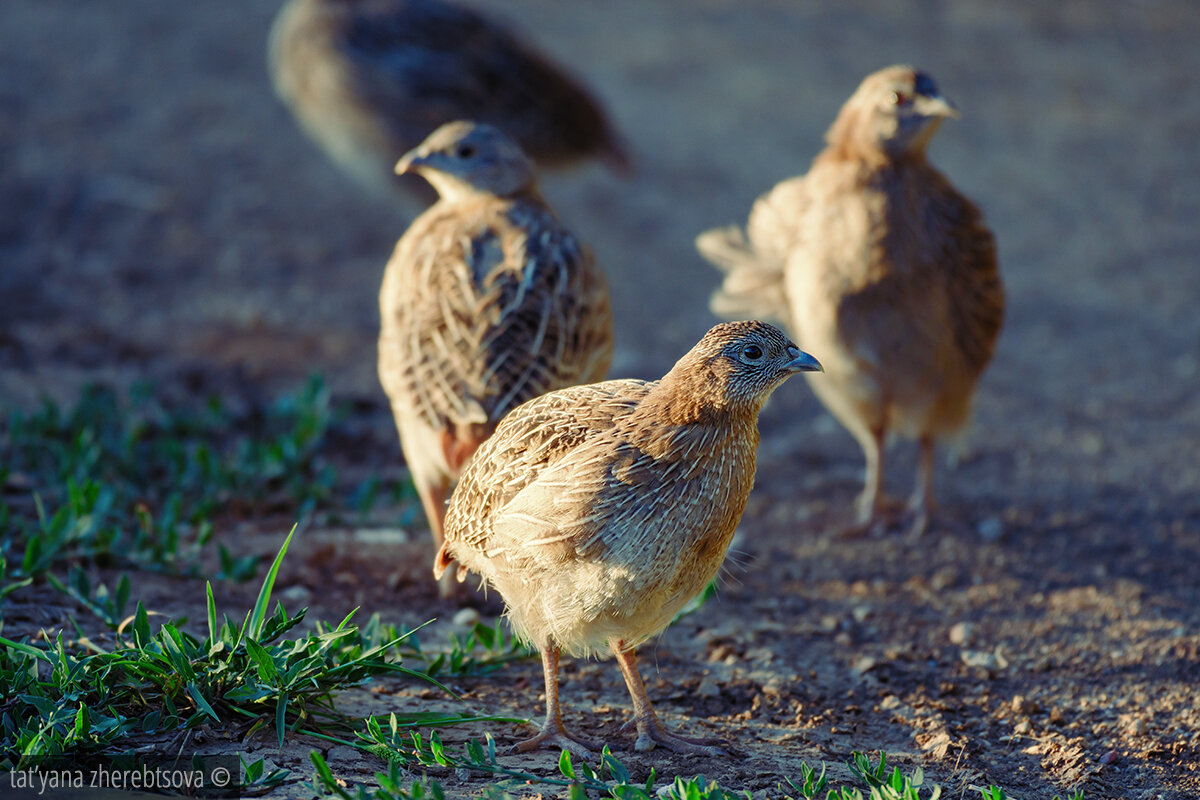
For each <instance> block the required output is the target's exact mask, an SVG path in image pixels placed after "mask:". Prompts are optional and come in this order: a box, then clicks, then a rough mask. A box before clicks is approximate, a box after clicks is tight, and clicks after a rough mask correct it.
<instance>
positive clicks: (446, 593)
mask: <svg viewBox="0 0 1200 800" xmlns="http://www.w3.org/2000/svg"><path fill="white" fill-rule="evenodd" d="M413 483H415V484H416V487H417V494H418V495H420V497H421V507H422V508H424V509H425V519H426V521H427V522H428V523H429V532H430V533H432V534H433V550H434V552H435V553H436V552H437V551H438V550H440V549H441V547H442V541H443V540H444V539H445V534H444V533H443V532H442V531H443V528H444V522H445V520H446V493H447V491H448V490H449V489H450V486H449V484H447V483H446V482H445V481H439V482H436V483H434V482H426V481H422V480H414V481H413ZM454 574H455V571H454V570H453V569H447V570H446V572H445V573H444V574H443V575H442V577H441V579H440V580H439V581H438V594H439V595H440V596H441V597H450V596H451V595H453V594H454V593H455V592H456V591H458V583H457V581H455V579H454Z"/></svg>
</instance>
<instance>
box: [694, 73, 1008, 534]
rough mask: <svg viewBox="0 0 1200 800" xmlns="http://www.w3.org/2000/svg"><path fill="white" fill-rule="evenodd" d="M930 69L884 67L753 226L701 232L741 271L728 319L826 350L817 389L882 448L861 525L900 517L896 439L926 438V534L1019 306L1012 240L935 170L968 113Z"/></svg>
mask: <svg viewBox="0 0 1200 800" xmlns="http://www.w3.org/2000/svg"><path fill="white" fill-rule="evenodd" d="M957 116H958V113H957V111H956V110H955V107H954V106H953V105H952V104H951V103H950V101H948V100H947V99H946V98H945V97H943V96H942V95H941V94H940V93H939V92H938V89H937V86H936V85H935V84H934V82H933V80H932V79H931V78H930V77H929V76H928V75H927V74H925V73H924V72H921V71H919V70H916V69H913V68H912V67H907V66H894V67H889V68H887V69H884V70H881V71H879V72H876V73H874V74H872V75H870V76H868V77H867V78H866V79H865V80H864V81H863V82H862V84H861V85H860V86H859V87H858V90H857V91H855V92H854V94H853V95H852V96H851V97H850V99H849V100H848V101H847V102H846V104H845V105H844V106H843V107H842V109H841V112H840V113H839V114H838V116H837V119H836V121H835V122H834V123H833V126H832V127H831V128H830V129H829V132H828V133H827V134H826V137H825V138H826V143H827V144H826V147H825V149H824V150H823V151H821V153H820V154H819V155H817V157H816V159H815V160H814V161H813V163H812V167H811V168H810V169H809V171H808V173H807V174H806V175H804V176H801V177H797V178H792V179H790V180H786V181H784V182H782V183H780V184H779V185H777V186H776V187H775V188H774V189H772V190H771V191H770V192H768V193H767V194H765V195H763V196H762V197H760V198H759V199H758V201H757V202H755V204H754V207H753V208H752V210H751V212H750V218H749V221H748V223H747V226H746V233H745V234H743V233H742V232H741V230H739V229H738V228H736V227H732V228H723V229H716V230H712V231H708V232H706V233H704V234H701V235H700V236H699V237H698V238H697V240H696V244H697V247H698V249H699V250H700V252H701V254H702V255H704V256H705V257H706V258H707V259H708V260H709V261H711V262H712V263H713V264H714V265H716V266H717V267H719V268H720V269H721V270H723V271H724V272H725V273H726V274H725V277H724V282H723V285H722V287H721V288H720V289H719V290H718V291H717V292H716V293H715V294H714V296H713V298H712V302H711V306H712V309H713V311H714V312H715V313H716V314H718V315H719V316H724V317H726V318H731V319H736V318H739V317H742V316H755V317H764V318H769V319H775V320H778V321H781V322H783V323H784V324H785V325H786V326H787V328H788V330H789V331H790V332H791V333H792V335H794V336H795V337H796V339H797V341H798V342H799V343H800V345H801V346H803V347H805V348H808V349H810V350H812V351H813V352H816V353H819V354H820V356H821V360H822V363H823V364H824V365H825V375H823V376H822V379H821V380H820V381H812V382H811V386H812V389H813V391H814V392H815V393H816V395H817V397H818V398H820V400H821V401H822V402H823V403H824V404H825V406H826V408H828V409H829V411H830V412H832V413H833V415H834V416H835V417H837V419H838V420H839V421H840V422H841V423H842V424H843V425H844V426H845V427H846V428H847V429H848V430H849V431H850V433H851V434H853V435H854V437H855V438H856V439H857V440H858V442H859V444H860V445H861V446H862V449H863V452H864V454H865V456H866V478H865V487H864V489H863V492H862V494H861V495H860V496H859V501H858V518H857V524H856V526H855V527H854V528H853V529H854V530H865V529H881V528H883V527H886V526H887V525H888V524H889V523H890V522H893V521H894V513H893V509H892V508H891V507H890V504H889V503H887V502H886V501H885V499H884V496H883V492H882V481H883V452H884V445H885V441H886V438H887V437H888V435H889V434H892V433H895V434H900V435H903V436H906V437H910V438H914V439H916V441H917V442H918V446H919V455H918V468H917V481H916V490H915V492H914V494H913V498H912V500H911V501H910V503H909V507H908V511H907V513H908V515H909V517H910V519H911V528H910V530H911V531H912V533H913V534H914V535H915V534H919V533H920V532H922V531H923V530H925V528H926V527H927V526H928V524H929V518H930V514H931V513H932V510H933V503H934V494H933V467H934V447H935V443H936V442H937V441H938V440H942V439H946V438H952V437H954V436H956V435H957V434H958V433H959V432H960V431H961V430H962V429H963V427H964V425H965V424H966V422H967V421H968V418H969V416H970V410H971V401H972V397H973V396H974V393H975V387H976V384H977V382H978V381H979V378H980V375H981V374H982V373H983V371H984V368H985V367H986V366H987V364H988V362H989V360H990V359H991V357H992V352H993V349H994V348H995V344H996V338H997V336H998V335H999V333H1000V328H1001V325H1002V323H1003V319H1004V289H1003V286H1002V284H1001V280H1000V274H999V270H998V267H997V263H996V242H995V239H994V237H993V236H992V233H991V231H990V230H988V228H987V226H986V224H985V223H984V220H983V216H982V214H981V213H980V211H979V209H978V208H977V207H976V206H975V205H974V204H973V203H972V202H971V201H970V200H968V199H967V198H966V197H964V196H963V195H962V194H960V193H959V192H958V191H957V190H956V189H955V188H954V186H953V185H952V184H951V183H950V182H949V181H948V180H947V179H946V178H945V177H944V176H943V175H942V173H941V172H939V171H938V170H937V169H935V168H934V167H933V166H932V165H931V164H930V163H929V161H928V159H927V157H926V147H927V146H928V144H929V140H930V139H931V137H932V136H933V135H934V133H935V132H936V131H937V129H938V127H939V125H940V124H941V122H942V120H944V119H946V118H947V117H957Z"/></svg>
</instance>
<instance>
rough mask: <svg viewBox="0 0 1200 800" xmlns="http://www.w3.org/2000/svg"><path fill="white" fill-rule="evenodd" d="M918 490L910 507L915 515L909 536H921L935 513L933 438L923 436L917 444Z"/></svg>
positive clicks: (910, 502)
mask: <svg viewBox="0 0 1200 800" xmlns="http://www.w3.org/2000/svg"><path fill="white" fill-rule="evenodd" d="M917 445H918V447H919V451H918V455H917V488H916V491H914V492H913V496H912V500H911V501H909V504H908V507H909V510H910V511H911V512H912V514H913V523H912V527H911V528H909V534H910V535H912V536H920V535H921V534H922V533H924V532H925V530H926V528H928V527H929V517H930V516H931V515H932V514H933V511H934V506H935V504H934V500H933V447H934V444H933V437H931V436H922V437H921V439H920V441H919V442H918V443H917Z"/></svg>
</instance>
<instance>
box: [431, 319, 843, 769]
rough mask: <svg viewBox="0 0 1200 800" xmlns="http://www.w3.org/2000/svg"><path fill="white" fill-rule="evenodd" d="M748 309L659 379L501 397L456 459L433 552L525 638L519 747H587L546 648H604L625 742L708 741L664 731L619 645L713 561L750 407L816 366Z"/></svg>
mask: <svg viewBox="0 0 1200 800" xmlns="http://www.w3.org/2000/svg"><path fill="white" fill-rule="evenodd" d="M819 369H820V365H819V364H818V363H817V361H816V360H815V359H814V358H812V356H810V355H808V354H806V353H802V352H801V351H800V350H799V349H798V348H797V347H796V346H795V345H794V344H792V343H791V342H789V341H788V340H787V338H786V337H785V336H784V335H783V333H782V332H781V331H780V330H779V329H778V328H775V327H774V326H772V325H768V324H767V323H764V322H731V323H722V324H720V325H717V326H716V327H715V328H713V329H712V330H710V331H709V332H708V333H707V334H706V335H705V336H704V338H702V339H701V340H700V342H699V343H698V344H697V345H696V346H695V347H693V348H692V349H691V351H690V352H688V353H687V354H686V355H684V356H683V358H681V359H679V361H678V362H677V363H676V364H675V366H674V367H673V368H672V369H671V371H670V372H668V373H667V374H666V375H665V376H664V377H663V378H662V379H661V380H657V381H641V380H619V381H607V382H604V383H597V384H592V385H589V386H576V387H573V388H570V389H563V390H561V391H557V392H551V393H550V394H547V395H543V396H542V397H539V398H537V399H535V400H531V401H529V402H528V403H525V404H524V405H522V406H518V407H517V408H516V409H514V410H513V411H512V412H511V413H510V414H509V415H508V416H507V417H505V418H504V420H503V421H502V422H501V423H500V425H499V427H498V428H497V429H496V432H495V434H494V435H493V436H492V438H490V439H488V440H487V441H486V442H485V443H484V444H483V446H482V447H480V449H479V450H478V451H477V452H476V454H475V457H474V458H473V459H472V460H471V462H470V463H469V464H468V465H467V468H466V470H465V471H464V472H463V476H462V480H461V481H460V482H459V484H458V487H457V488H456V489H455V491H454V496H453V497H452V498H451V501H450V509H449V512H448V513H447V515H446V541H445V544H444V545H443V546H442V550H441V552H440V553H439V554H438V557H437V559H436V561H435V566H434V572H435V574H437V575H439V576H440V575H441V573H442V571H443V570H445V569H446V568H447V567H448V566H449V565H450V564H451V562H452V561H457V562H458V570H457V572H458V577H459V579H460V580H461V579H463V578H464V577H465V573H466V572H467V571H471V572H475V573H478V574H479V575H481V576H482V577H483V578H484V580H486V581H487V583H488V584H490V585H491V586H493V587H495V589H496V590H497V591H498V592H499V593H500V595H501V596H502V597H503V598H504V601H505V604H506V605H507V609H508V616H509V619H510V620H511V622H512V624H513V627H514V628H515V629H516V630H517V632H518V633H519V634H520V635H521V636H523V637H524V638H526V639H527V640H528V641H530V642H532V643H533V644H534V645H536V646H537V647H538V649H539V650H541V653H542V666H543V669H544V673H545V679H546V721H545V724H544V725H543V726H542V730H541V733H539V734H538V735H537V736H535V737H534V738H532V739H529V740H527V741H524V742H521V743H520V744H519V745H517V749H519V750H532V749H534V748H538V747H562V748H565V749H569V750H571V751H573V752H575V753H577V754H579V755H582V756H584V757H590V755H591V754H590V753H589V752H588V751H589V749H590V748H591V747H593V745H589V744H588V743H587V742H584V741H583V740H581V739H579V738H578V737H575V736H572V735H570V734H569V733H567V731H566V730H565V729H564V727H563V723H562V718H561V716H560V712H559V702H558V674H557V673H558V659H559V654H560V653H562V652H565V653H567V654H569V655H573V656H586V655H591V654H596V653H599V652H603V651H605V650H610V651H611V652H612V653H613V655H614V656H615V657H616V659H617V663H618V664H619V665H620V667H621V672H622V673H623V675H624V677H625V682H626V684H627V685H628V688H629V693H630V695H631V697H632V698H633V714H634V720H633V721H634V722H635V723H636V726H637V740H636V744H635V747H636V748H637V749H638V750H650V749H652V748H653V747H654V746H655V745H662V746H664V747H667V748H669V749H671V750H676V751H681V752H699V753H705V754H710V755H715V754H719V753H721V752H722V751H721V750H720V749H719V748H717V747H716V746H714V745H713V744H712V743H706V742H703V741H700V740H694V739H687V738H684V737H682V736H679V735H677V734H673V733H670V732H669V731H667V730H666V729H665V728H664V727H663V725H662V723H660V722H659V720H658V718H657V716H656V715H655V713H654V710H653V708H651V705H650V700H649V698H648V697H647V695H646V690H645V687H644V686H643V685H642V680H641V677H640V676H639V674H638V670H637V663H636V661H635V658H634V648H636V647H637V646H638V645H639V644H641V643H643V642H645V641H646V640H647V639H649V638H650V637H651V636H654V635H655V634H657V633H659V632H660V631H662V630H663V629H664V628H665V627H666V626H667V624H668V623H670V622H671V620H672V619H673V618H674V616H675V615H676V614H677V613H678V612H679V610H680V609H681V608H683V606H684V604H685V603H687V602H688V601H689V600H690V599H691V598H692V597H694V596H695V595H696V594H697V593H698V592H699V591H700V590H701V589H703V588H704V587H705V586H706V585H707V584H708V582H709V581H711V580H712V579H713V577H714V576H715V575H716V574H717V570H718V568H719V567H720V565H721V562H722V561H723V560H724V558H725V551H726V550H727V549H728V547H729V542H730V539H731V538H732V537H733V533H734V529H735V528H736V527H737V523H738V520H739V518H740V517H741V515H742V511H743V509H744V508H745V506H746V498H747V497H748V496H749V494H750V487H751V485H752V484H753V483H754V465H755V454H756V451H757V448H758V413H759V411H760V410H761V409H762V406H763V403H765V402H766V400H767V397H768V396H769V395H770V394H771V392H772V391H774V390H775V389H776V388H777V387H778V386H779V385H780V384H782V383H783V382H784V380H786V379H787V378H788V377H789V376H791V375H793V374H795V373H796V372H801V371H809V370H819Z"/></svg>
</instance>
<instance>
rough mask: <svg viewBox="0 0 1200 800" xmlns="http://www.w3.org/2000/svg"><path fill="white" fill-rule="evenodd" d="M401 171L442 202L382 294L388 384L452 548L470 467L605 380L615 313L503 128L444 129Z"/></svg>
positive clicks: (430, 510) (415, 232) (428, 508)
mask: <svg viewBox="0 0 1200 800" xmlns="http://www.w3.org/2000/svg"><path fill="white" fill-rule="evenodd" d="M396 170H397V172H416V173H419V174H420V175H421V176H422V177H424V178H425V179H427V180H428V181H429V182H430V183H431V184H432V185H433V187H434V188H435V189H437V191H438V194H439V195H440V196H441V197H440V199H439V200H438V202H437V203H435V204H434V205H433V206H432V207H431V208H429V209H428V210H427V211H425V213H423V214H422V215H421V216H419V217H418V218H417V219H416V220H415V221H414V222H413V224H412V226H411V227H410V228H409V229H408V231H407V232H405V234H404V236H403V237H401V239H400V241H399V242H398V243H397V244H396V249H395V252H394V253H393V255H392V258H391V260H390V261H389V262H388V265H387V269H386V271H385V274H384V277H383V286H382V288H381V290H380V295H379V307H380V315H381V329H380V333H379V378H380V381H381V382H382V384H383V388H384V390H385V391H386V392H387V395H388V398H389V399H390V400H391V405H392V412H393V414H394V416H395V419H396V426H397V428H398V429H399V432H400V441H401V445H402V447H403V450H404V457H405V460H406V461H407V463H408V467H409V470H410V471H411V473H412V478H413V482H414V483H415V484H416V487H417V491H418V493H419V494H420V496H421V503H422V504H423V506H424V508H425V515H426V517H427V519H428V521H429V526H430V529H431V530H432V532H433V537H434V541H435V544H437V545H439V546H440V544H441V542H442V519H443V517H444V515H445V500H446V496H447V493H448V490H449V489H450V486H451V484H452V483H453V481H454V480H455V479H456V478H457V477H458V475H459V472H460V471H461V470H462V467H463V464H464V463H465V462H466V460H467V458H468V457H470V455H471V454H472V453H473V452H474V451H475V449H476V448H477V447H478V446H479V444H480V442H482V441H483V440H484V439H486V438H487V437H488V436H489V435H490V434H491V432H492V430H493V429H494V428H495V426H496V423H497V422H498V421H499V420H500V418H501V417H503V416H504V415H505V414H506V413H507V412H508V411H509V410H510V409H512V408H514V407H516V406H518V405H520V404H521V403H523V402H524V401H526V400H528V399H530V398H532V397H537V396H538V395H541V394H544V393H546V392H548V391H551V390H553V389H560V388H562V387H565V386H572V385H574V384H577V383H590V382H593V381H598V380H601V379H602V378H603V377H604V375H605V373H606V372H607V371H608V367H609V364H610V362H611V361H612V348H613V341H612V315H611V311H610V308H609V298H608V287H607V284H606V283H605V280H604V276H603V275H602V273H601V272H600V271H599V269H598V268H597V267H596V265H595V263H594V261H593V258H592V255H591V253H590V251H588V250H587V249H585V248H584V246H583V245H582V244H580V242H579V241H578V240H577V239H576V238H575V236H574V235H573V234H572V233H571V232H570V231H568V230H567V229H566V228H565V227H563V225H562V223H561V222H560V221H559V220H558V218H557V217H556V216H555V215H554V212H552V211H551V210H550V209H549V208H548V207H547V205H546V203H545V201H544V200H543V199H542V197H541V195H540V194H539V192H538V189H537V184H536V180H535V176H534V171H533V163H532V162H531V161H530V160H529V158H528V157H527V156H526V155H525V154H524V153H523V152H522V151H521V149H520V148H519V147H518V146H517V145H516V144H515V143H514V142H513V141H512V140H510V139H509V138H508V137H507V136H505V135H504V134H503V133H501V132H500V131H499V130H497V129H496V128H493V127H491V126H489V125H478V124H475V123H471V122H455V123H450V124H448V125H444V126H442V127H441V128H439V129H438V130H436V131H435V132H434V133H433V134H431V135H430V137H429V138H428V139H427V140H426V141H425V142H424V143H423V144H421V146H420V147H418V148H416V149H415V150H413V151H412V152H411V153H409V154H408V155H406V156H405V157H404V158H403V159H402V160H401V161H400V162H399V163H398V164H397V165H396ZM448 586H449V585H448V584H447V583H446V582H443V583H442V589H443V592H445V591H446V590H447V589H448Z"/></svg>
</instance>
